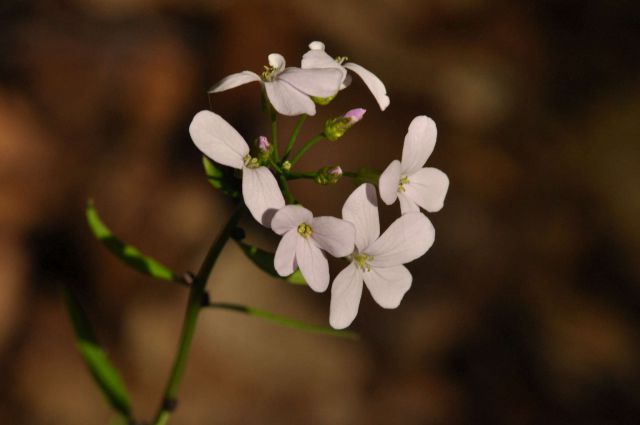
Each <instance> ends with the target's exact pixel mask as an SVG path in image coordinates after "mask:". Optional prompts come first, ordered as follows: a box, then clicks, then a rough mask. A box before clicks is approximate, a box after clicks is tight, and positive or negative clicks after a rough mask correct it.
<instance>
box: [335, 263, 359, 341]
mask: <svg viewBox="0 0 640 425" xmlns="http://www.w3.org/2000/svg"><path fill="white" fill-rule="evenodd" d="M361 297H362V272H361V271H360V270H359V269H358V268H357V267H356V266H355V265H354V264H353V263H351V264H349V265H348V266H347V267H345V268H344V269H343V270H342V271H341V272H340V273H338V275H337V276H336V278H335V279H333V285H332V286H331V305H330V307H329V323H330V324H331V327H333V328H334V329H344V328H346V327H347V326H349V325H350V324H351V323H352V322H353V319H355V318H356V316H357V315H358V307H359V306H360V298H361Z"/></svg>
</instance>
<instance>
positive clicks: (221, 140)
mask: <svg viewBox="0 0 640 425" xmlns="http://www.w3.org/2000/svg"><path fill="white" fill-rule="evenodd" d="M189 134H190V135H191V139H193V142H194V143H195V145H196V146H197V147H198V149H200V151H201V152H202V153H204V154H205V155H206V156H208V157H209V158H211V159H212V160H214V161H215V162H218V163H220V164H222V165H227V166H229V167H233V168H236V169H238V170H242V196H243V198H244V202H245V204H246V205H247V208H248V209H249V211H250V212H251V215H252V216H253V218H255V219H256V220H257V221H258V222H260V223H261V224H262V225H263V226H266V227H270V223H271V218H272V217H273V214H275V212H276V211H277V210H279V209H280V208H282V207H283V206H284V198H283V196H282V193H281V192H280V188H279V187H278V182H277V181H276V179H275V177H274V176H273V174H271V171H269V169H268V168H267V167H263V166H261V165H260V161H259V160H258V158H254V157H252V156H251V155H250V153H249V145H248V144H247V142H246V141H245V140H244V139H243V138H242V136H241V135H240V134H239V133H238V132H237V131H236V130H235V129H234V128H233V127H232V126H231V125H229V123H227V122H226V121H225V120H224V119H223V118H222V117H220V116H219V115H217V114H214V113H213V112H211V111H200V112H198V113H197V114H196V115H195V116H194V117H193V120H192V121H191V125H190V126H189Z"/></svg>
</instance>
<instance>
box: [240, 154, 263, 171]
mask: <svg viewBox="0 0 640 425" xmlns="http://www.w3.org/2000/svg"><path fill="white" fill-rule="evenodd" d="M243 160H244V166H245V167H247V168H258V167H259V166H260V162H259V161H258V158H253V157H252V156H251V155H247V156H245V157H244V158H243Z"/></svg>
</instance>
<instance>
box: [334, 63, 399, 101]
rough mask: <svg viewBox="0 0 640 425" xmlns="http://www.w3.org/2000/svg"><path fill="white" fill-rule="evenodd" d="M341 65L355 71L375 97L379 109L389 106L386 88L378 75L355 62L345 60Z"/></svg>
mask: <svg viewBox="0 0 640 425" xmlns="http://www.w3.org/2000/svg"><path fill="white" fill-rule="evenodd" d="M343 66H344V67H345V68H347V69H350V70H351V71H353V72H355V73H356V74H358V76H359V77H360V78H362V81H364V83H365V84H366V85H367V87H368V88H369V91H371V94H373V97H375V98H376V101H377V102H378V106H380V110H381V111H384V110H385V109H387V106H389V103H391V101H390V100H389V96H387V89H386V88H385V86H384V84H383V83H382V81H380V79H379V78H378V77H376V76H375V75H374V74H373V73H372V72H371V71H369V70H368V69H365V68H364V67H362V66H360V65H358V64H357V63H353V62H347V63H345V64H344V65H343Z"/></svg>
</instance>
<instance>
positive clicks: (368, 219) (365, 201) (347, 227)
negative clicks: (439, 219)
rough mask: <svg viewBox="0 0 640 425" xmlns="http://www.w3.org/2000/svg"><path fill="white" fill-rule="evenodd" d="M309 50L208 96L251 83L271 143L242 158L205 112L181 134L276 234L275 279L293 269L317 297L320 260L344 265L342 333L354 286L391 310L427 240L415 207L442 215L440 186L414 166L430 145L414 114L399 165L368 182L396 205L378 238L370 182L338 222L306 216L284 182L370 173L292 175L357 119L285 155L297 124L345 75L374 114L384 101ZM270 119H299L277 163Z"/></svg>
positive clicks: (325, 276)
mask: <svg viewBox="0 0 640 425" xmlns="http://www.w3.org/2000/svg"><path fill="white" fill-rule="evenodd" d="M309 49H310V50H309V51H307V52H306V53H305V54H304V55H303V57H302V62H301V66H300V67H299V68H297V67H286V62H285V59H284V57H283V56H282V55H280V54H277V53H272V54H270V55H269V56H268V66H265V67H264V72H262V73H261V74H260V75H258V74H257V73H254V72H251V71H242V72H240V73H236V74H232V75H229V76H228V77H226V78H224V79H222V80H221V81H220V82H218V83H217V84H215V85H214V86H213V88H212V89H211V91H210V92H211V93H217V92H221V91H224V90H229V89H232V88H234V87H238V86H240V85H243V84H246V83H250V82H259V83H260V85H261V89H262V93H263V95H264V99H265V100H266V104H267V106H268V107H269V108H270V110H271V113H270V116H271V119H272V120H273V123H274V125H273V129H272V130H273V133H272V138H271V140H269V139H267V137H266V136H259V137H258V138H257V139H256V144H255V149H254V150H253V151H252V149H251V147H250V146H249V144H248V143H247V142H246V141H245V139H244V138H243V137H242V136H241V135H240V134H239V133H238V132H237V131H236V130H235V129H234V128H233V127H232V126H231V125H230V124H229V123H227V122H226V121H225V120H224V119H223V118H222V117H220V116H219V115H217V114H215V113H213V112H211V111H200V112H198V113H197V114H196V115H195V117H194V118H193V121H192V123H191V125H190V127H189V132H190V134H191V138H192V139H193V141H194V143H195V145H196V146H197V147H198V149H199V150H200V151H201V152H202V153H203V154H204V155H206V156H207V157H209V158H210V159H211V160H213V161H215V162H217V163H218V164H221V165H224V166H228V167H231V168H234V169H236V170H240V171H241V174H242V197H243V200H244V203H245V205H246V207H247V209H248V210H249V211H250V213H251V215H252V216H253V218H254V219H255V220H257V221H258V222H259V223H260V224H262V225H263V226H264V227H267V228H271V229H272V230H273V231H274V232H275V233H276V234H278V235H280V236H282V239H281V240H280V243H279V244H278V247H277V250H276V252H275V255H274V263H273V267H274V268H275V270H276V271H277V273H278V274H279V275H281V276H290V275H292V274H293V273H294V272H296V270H299V271H300V272H301V274H302V276H303V277H304V280H305V281H306V283H307V284H308V286H309V287H310V288H311V289H312V290H314V291H316V292H323V291H325V290H327V288H328V287H329V284H330V281H331V276H330V272H329V263H328V261H327V254H328V255H331V256H334V257H338V258H344V259H346V260H347V261H348V265H347V266H346V267H345V268H344V269H343V270H342V271H341V272H340V273H338V274H337V276H335V278H334V280H333V285H332V288H331V305H330V315H329V322H330V324H331V326H332V327H334V328H337V329H342V328H345V327H347V326H349V325H350V324H351V323H352V322H353V320H354V319H355V317H356V315H357V312H358V307H359V304H360V299H361V296H362V290H363V286H364V285H366V287H367V288H368V290H369V292H370V293H371V295H372V297H373V299H374V300H375V301H376V302H377V303H378V304H379V305H380V306H381V307H383V308H396V307H397V306H398V305H399V304H400V302H401V300H402V298H403V297H404V294H405V293H406V292H407V291H408V290H409V288H410V286H411V283H412V276H411V273H410V272H409V270H408V269H407V268H406V267H405V264H406V263H409V262H411V261H413V260H415V259H417V258H419V257H421V256H422V255H424V254H425V253H426V252H427V251H428V250H429V248H430V247H431V246H432V244H433V242H434V239H435V230H434V228H433V225H432V224H431V222H430V221H429V219H428V218H427V216H426V215H425V214H423V213H422V212H421V209H423V210H426V211H428V212H436V211H438V210H440V209H441V208H442V206H443V203H444V198H445V196H446V193H447V190H448V187H449V179H448V178H447V176H446V174H444V173H443V172H442V171H440V170H438V169H436V168H431V167H424V165H425V163H426V161H427V159H428V158H429V156H430V155H431V153H432V152H433V149H434V147H435V142H436V136H437V131H436V125H435V123H434V122H433V120H431V119H430V118H428V117H426V116H424V115H423V116H418V117H416V118H414V119H413V121H412V122H411V124H410V125H409V129H408V132H407V134H406V136H405V139H404V147H403V150H402V158H401V160H394V161H392V162H391V163H390V164H389V166H388V167H387V168H386V169H385V170H384V171H383V172H382V173H381V174H377V173H373V174H374V175H376V176H379V179H374V180H372V179H370V178H369V179H368V180H369V181H372V182H376V180H377V183H378V191H379V194H380V198H381V199H382V201H383V202H384V203H385V204H387V205H392V204H393V203H395V201H396V200H398V201H399V204H400V211H401V215H400V217H399V218H398V219H396V220H395V221H394V222H393V223H392V224H391V225H390V226H389V227H388V228H387V229H386V230H385V231H384V232H382V234H381V230H380V220H379V215H378V194H377V191H376V187H375V186H374V185H373V184H372V183H362V184H361V185H360V186H358V187H357V188H356V189H355V190H354V191H353V193H351V195H350V196H349V197H348V199H347V200H346V202H345V203H344V207H343V208H342V218H337V217H328V216H325V217H314V215H313V213H312V212H311V211H309V210H308V209H307V208H305V207H303V206H301V205H299V204H298V203H297V202H296V201H295V197H294V196H293V195H292V194H291V192H290V191H289V188H288V184H287V181H288V180H291V179H295V178H309V179H313V180H314V181H315V182H317V183H319V184H323V185H326V184H334V183H336V182H337V181H338V180H339V179H340V178H341V177H343V176H348V177H356V178H360V179H361V180H367V179H364V178H363V177H364V175H365V174H366V175H367V176H369V177H370V176H371V174H372V172H371V170H369V169H367V172H366V173H364V172H362V173H360V172H345V171H343V170H342V168H341V167H340V166H337V165H331V166H324V167H322V168H320V169H319V171H318V172H315V173H299V172H296V171H295V170H294V169H293V167H294V166H295V164H296V162H297V161H298V160H299V159H300V157H302V155H304V153H306V151H307V150H308V149H309V148H311V146H313V145H314V144H315V143H316V142H318V141H319V140H322V139H325V140H330V141H335V140H337V139H339V138H341V137H342V136H344V134H345V133H346V131H347V130H348V129H349V128H351V127H352V126H354V125H355V124H356V123H357V122H359V121H360V120H362V118H363V116H364V113H365V112H366V111H365V110H364V109H362V108H355V109H352V110H351V111H348V112H347V113H345V114H344V115H342V116H339V117H337V118H334V119H331V120H328V121H327V122H325V123H324V126H323V129H322V131H321V132H320V134H319V135H318V136H316V137H315V138H313V139H311V140H310V141H309V142H308V143H307V144H305V145H304V146H303V147H302V148H301V149H300V150H299V151H298V153H297V154H296V155H295V156H292V157H290V153H291V150H292V148H293V147H294V144H295V140H296V137H297V134H298V132H299V130H300V127H301V126H302V123H304V120H305V119H306V117H307V116H312V115H315V113H316V105H328V104H329V103H330V102H331V100H332V99H333V98H335V97H336V96H337V95H338V94H339V92H341V91H342V90H344V89H345V88H347V87H348V86H349V85H350V83H351V76H350V75H349V73H348V71H351V72H353V73H355V74H356V75H358V76H359V77H360V78H361V79H362V80H363V82H364V83H365V85H366V86H367V87H368V88H369V90H370V91H371V93H372V95H373V96H374V98H375V100H376V102H377V103H378V106H379V107H380V109H381V110H383V111H384V110H385V109H386V108H387V107H388V106H389V102H390V101H389V97H388V96H387V93H386V88H385V86H384V84H383V83H382V82H381V81H380V79H379V78H378V77H376V76H375V75H374V74H373V73H371V72H370V71H368V70H367V69H365V68H364V67H362V66H361V65H358V64H355V63H353V62H350V61H348V60H347V58H346V57H337V58H333V57H331V56H329V55H328V54H327V53H326V52H325V46H324V44H323V43H321V42H318V41H315V42H313V43H311V44H310V45H309ZM276 113H279V114H282V115H286V116H298V115H301V118H300V120H299V122H298V123H299V124H298V125H297V126H296V130H295V131H294V134H293V136H292V138H291V139H290V143H289V146H287V149H286V150H285V152H284V154H283V155H282V157H281V156H280V152H279V150H278V146H277V131H276V129H277V127H276V126H275V119H276ZM363 170H364V169H363ZM285 199H286V200H285Z"/></svg>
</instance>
